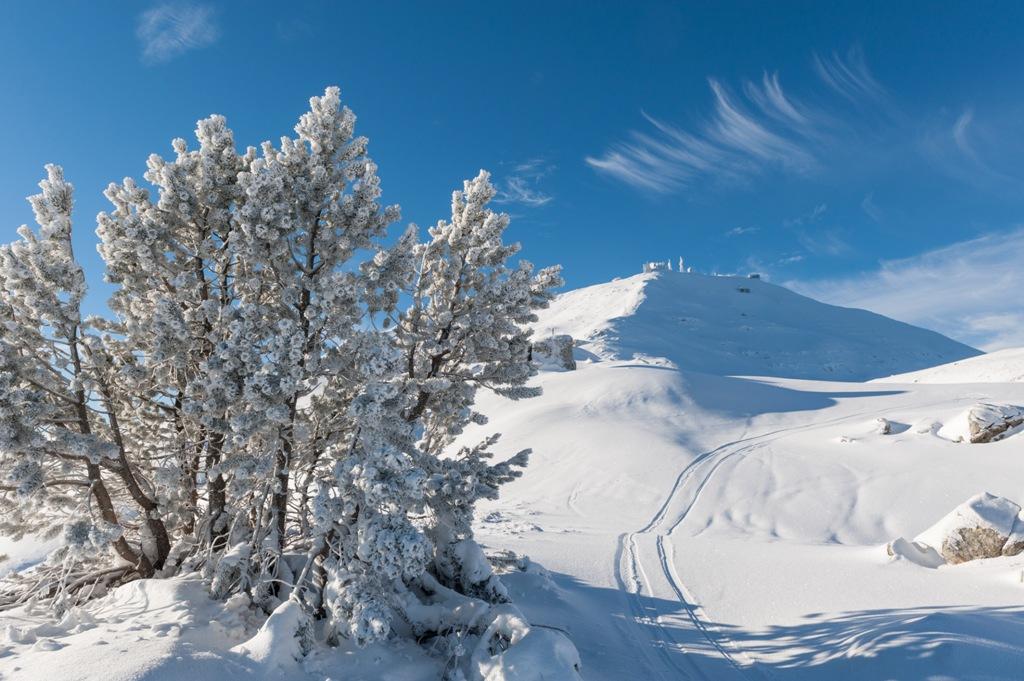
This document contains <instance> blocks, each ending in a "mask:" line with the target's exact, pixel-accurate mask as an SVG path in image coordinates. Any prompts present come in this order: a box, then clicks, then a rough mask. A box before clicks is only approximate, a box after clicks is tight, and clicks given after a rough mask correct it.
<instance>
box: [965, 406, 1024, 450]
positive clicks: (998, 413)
mask: <svg viewBox="0 0 1024 681" xmlns="http://www.w3.org/2000/svg"><path fill="white" fill-rule="evenodd" d="M1022 423H1024V408H1021V407H1015V406H1013V405H1010V404H984V403H982V404H976V405H974V406H973V407H971V409H970V411H968V413H967V427H968V429H969V432H970V441H971V442H972V443H975V444H977V443H981V442H993V441H995V440H998V439H1000V438H1002V437H1003V435H1004V434H1005V433H1006V431H1008V430H1010V429H1011V428H1016V427H1017V426H1019V425H1021V424H1022Z"/></svg>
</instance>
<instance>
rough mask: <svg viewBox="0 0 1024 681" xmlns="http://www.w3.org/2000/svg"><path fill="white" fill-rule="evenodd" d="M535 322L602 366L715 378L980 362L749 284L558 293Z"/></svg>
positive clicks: (707, 280)
mask: <svg viewBox="0 0 1024 681" xmlns="http://www.w3.org/2000/svg"><path fill="white" fill-rule="evenodd" d="M737 288H744V289H749V293H740V292H739V291H737ZM538 317H539V319H538V321H537V322H536V323H535V324H534V328H535V330H536V332H537V335H546V334H550V333H556V334H559V333H564V334H569V335H571V336H572V337H573V338H575V339H577V342H578V343H579V344H581V345H582V348H583V349H584V350H586V351H588V352H591V353H593V354H594V355H596V356H597V357H598V358H601V359H624V360H631V359H640V360H643V361H647V362H650V363H671V364H674V365H676V366H677V367H678V368H680V369H687V370H692V371H700V372H703V373H710V374H718V375H742V376H776V377H788V378H813V379H833V380H842V381H852V380H866V379H870V378H877V377H879V376H888V375H890V374H893V373H896V372H901V371H913V370H915V369H921V368H924V367H928V366H934V365H936V364H940V363H943V362H950V361H953V360H958V359H962V358H964V357H971V356H974V355H977V354H979V351H978V350H975V349H974V348H971V347H968V346H966V345H963V344H961V343H957V342H956V341H953V340H950V339H949V338H946V337H945V336H942V335H940V334H937V333H935V332H933V331H926V330H924V329H920V328H917V327H914V326H910V325H909V324H904V323H902V322H897V321H894V320H892V319H889V318H887V317H883V316H881V315H877V314H874V313H871V312H867V311H865V310H856V309H851V308H843V307H836V306H833V305H826V304H824V303H820V302H818V301H816V300H812V299H810V298H807V297H804V296H801V295H799V294H797V293H794V292H792V291H790V290H788V289H785V288H783V287H781V286H776V285H774V284H770V283H768V282H766V281H764V280H762V279H748V278H747V277H732V276H704V275H700V274H683V273H679V272H671V271H654V272H647V273H644V274H638V275H635V276H632V277H627V278H623V279H618V280H615V281H611V282H607V283H604V284H597V285H595V286H588V287H586V288H582V289H578V290H575V291H569V292H568V293H564V294H562V295H560V296H558V297H557V298H556V299H555V300H554V301H553V302H552V304H551V306H550V307H549V308H548V309H547V310H541V311H540V312H539V313H538Z"/></svg>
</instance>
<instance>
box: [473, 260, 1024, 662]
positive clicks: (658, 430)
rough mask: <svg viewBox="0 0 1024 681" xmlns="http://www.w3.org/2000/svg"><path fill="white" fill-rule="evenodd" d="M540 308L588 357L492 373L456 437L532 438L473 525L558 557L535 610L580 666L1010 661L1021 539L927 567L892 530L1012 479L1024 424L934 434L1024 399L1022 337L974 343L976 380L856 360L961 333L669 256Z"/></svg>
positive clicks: (961, 350)
mask: <svg viewBox="0 0 1024 681" xmlns="http://www.w3.org/2000/svg"><path fill="white" fill-rule="evenodd" d="M740 286H745V287H749V288H750V293H740V292H739V291H737V290H736V289H737V287H740ZM744 315H745V316H744ZM538 326H539V328H540V329H541V330H542V331H545V332H546V331H548V330H549V329H550V330H551V331H553V332H555V333H570V334H573V335H575V336H576V337H577V338H579V339H581V347H580V348H578V356H577V359H578V361H579V369H578V370H576V371H551V372H545V373H543V374H542V375H541V376H540V377H539V378H538V383H539V384H540V385H541V386H542V387H543V389H544V395H543V396H541V397H540V398H537V399H533V400H525V401H521V402H509V401H507V400H504V399H501V398H497V397H493V396H491V397H486V398H485V399H484V400H483V403H482V405H481V406H482V409H483V411H484V412H485V413H487V414H488V415H489V416H490V418H491V421H490V423H489V424H488V425H487V426H486V427H485V428H484V429H481V430H478V431H475V432H471V433H467V436H466V440H467V441H472V440H474V439H475V438H477V437H478V436H479V435H480V434H481V433H483V432H489V431H492V430H498V431H501V432H503V433H504V434H505V437H504V447H506V448H507V449H508V451H515V449H516V448H517V447H520V446H532V447H533V448H534V449H535V453H534V456H533V458H532V460H531V465H530V467H529V468H528V469H527V472H526V474H525V476H524V477H523V478H522V479H520V480H517V481H516V482H514V483H512V484H511V485H510V486H509V487H508V488H507V489H506V490H505V491H504V492H503V497H502V499H500V500H498V501H496V502H493V503H489V504H488V505H487V506H486V508H484V509H483V510H482V513H481V515H480V520H479V523H478V525H479V532H480V534H481V536H482V537H483V538H484V540H485V541H486V542H487V543H488V544H489V546H490V547H491V548H492V549H494V550H499V549H510V550H513V551H515V552H518V553H521V554H526V555H529V556H532V557H533V558H535V559H537V560H538V561H539V562H541V563H542V564H544V565H545V566H546V567H548V568H550V569H551V570H552V574H553V578H554V583H555V585H556V588H554V589H552V590H551V592H550V593H549V594H548V595H547V596H546V597H545V599H544V600H543V601H542V602H539V603H538V602H536V601H534V602H533V603H532V604H530V605H528V606H527V614H528V615H530V616H531V619H532V620H533V621H535V622H538V623H543V624H546V625H549V626H555V627H558V628H561V629H564V630H566V631H568V632H569V633H570V634H571V636H572V637H573V639H574V640H575V641H576V643H577V646H578V647H579V649H580V652H581V654H582V656H583V662H584V670H585V673H586V678H588V679H591V680H592V681H593V680H598V681H629V680H634V679H635V680H637V681H639V680H641V679H643V680H648V679H664V680H666V681H667V680H669V679H689V678H694V679H714V680H716V681H718V680H720V679H829V680H830V681H832V680H833V679H851V680H853V679H880V678H885V679H904V680H909V679H925V678H935V679H939V678H942V679H980V678H985V679H1007V680H1008V679H1017V678H1020V670H1021V669H1024V605H1022V604H1024V582H1022V579H1024V577H1022V575H1024V556H1017V557H1005V558H996V559H990V560H982V561H977V562H971V563H965V564H962V565H958V566H946V565H944V566H942V567H940V568H938V569H934V568H927V567H923V566H921V565H918V564H914V563H911V562H909V561H906V560H902V559H898V558H893V557H890V556H889V555H887V551H886V548H885V547H886V544H887V543H888V542H890V541H891V540H893V539H895V538H897V537H901V536H906V537H915V536H917V535H919V534H920V533H921V532H922V531H924V530H926V529H927V528H929V527H931V526H932V525H933V524H934V523H935V522H936V521H938V520H939V519H940V518H942V517H944V516H945V515H946V514H947V513H949V512H950V511H951V510H952V509H953V508H954V507H956V506H957V505H958V504H960V503H961V502H963V501H965V500H966V499H968V498H970V497H971V496H973V495H975V494H977V493H979V492H982V491H988V492H992V493H993V494H998V495H1001V496H1005V497H1008V498H1010V499H1013V500H1016V501H1017V502H1021V501H1024V435H1021V434H1017V435H1012V436H1010V437H1008V438H1006V439H1005V440H1003V441H1000V442H994V443H990V444H979V445H971V444H964V443H959V442H954V441H951V439H947V438H944V437H942V433H943V432H944V431H943V425H945V424H952V423H954V422H955V421H956V420H957V419H960V418H962V416H963V414H964V410H965V409H968V408H969V407H970V406H971V405H973V404H975V403H977V402H992V403H1002V404H1018V405H1020V404H1024V384H1021V383H1015V382H1009V381H1008V380H1006V379H1004V378H1003V377H1006V378H1009V377H1011V376H1015V374H1016V372H1015V370H1013V369H1012V364H1013V358H1014V355H1013V353H1005V354H1004V355H1003V356H1002V357H999V356H982V357H978V358H977V359H974V360H967V361H964V362H961V363H960V365H961V366H966V365H971V364H973V365H976V366H984V367H986V369H985V373H982V374H976V375H974V376H973V378H972V380H973V381H976V382H974V383H970V384H967V385H963V384H961V385H955V386H953V385H942V384H934V385H933V384H925V383H924V382H923V381H922V382H919V383H913V382H912V381H908V380H907V379H906V377H902V378H899V377H897V378H896V379H892V380H899V381H900V382H890V383H885V384H879V383H877V382H867V383H856V382H850V380H849V379H850V378H851V377H861V378H865V377H872V376H879V375H883V374H887V373H892V370H896V371H901V370H906V369H908V368H909V367H912V366H921V365H922V364H926V363H928V361H929V358H932V359H933V361H943V359H950V358H953V357H966V356H968V355H972V354H975V351H973V350H971V349H970V348H965V347H964V346H962V345H959V344H956V343H954V342H952V341H949V340H948V339H945V338H943V337H941V336H938V335H937V334H933V333H930V332H927V331H923V330H921V329H916V328H913V327H910V326H907V325H905V324H900V323H898V322H894V321H891V320H888V319H885V318H882V317H878V316H876V315H870V314H868V313H865V312H861V311H856V310H845V309H841V308H834V307H830V306H825V305H821V304H819V303H817V302H815V301H812V300H809V299H807V298H803V297H801V296H797V295H795V294H792V293H790V292H788V291H786V290H784V289H781V288H779V287H776V286H771V285H769V284H767V283H765V282H759V281H756V280H755V281H750V280H746V279H736V278H725V277H721V278H710V277H699V276H694V275H680V274H672V273H667V272H666V273H657V274H646V275H641V276H636V277H631V278H629V279H623V280H617V281H614V282H611V283H608V284H603V285H599V286H593V287H590V288H587V289H582V290H580V291H574V292H570V293H568V294H565V295H564V296H561V297H560V298H559V299H558V301H556V303H555V304H554V306H553V307H552V309H550V310H549V311H548V312H547V314H546V315H545V316H544V318H543V319H542V320H541V322H540V324H539V325H538ZM744 327H749V329H747V328H744ZM940 358H941V359H940ZM922 373H928V372H922ZM730 374H733V375H730ZM735 374H751V375H762V376H770V375H772V374H774V375H775V376H776V377H773V378H768V377H762V378H750V377H740V376H736V375H735ZM780 376H781V377H780ZM794 376H815V377H819V378H820V377H827V376H834V377H836V378H839V379H843V380H842V382H838V381H828V380H807V379H801V378H794ZM984 376H988V377H999V381H998V382H983V381H984V380H985V378H984ZM879 419H885V421H879ZM883 426H884V427H883ZM885 430H888V431H889V433H888V434H884V432H883V431H885Z"/></svg>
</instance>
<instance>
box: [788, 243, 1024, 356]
mask: <svg viewBox="0 0 1024 681" xmlns="http://www.w3.org/2000/svg"><path fill="white" fill-rule="evenodd" d="M1021 253H1024V227H1020V228H1017V229H1014V230H1011V231H1009V232H1003V233H991V234H986V235H984V236H980V237H978V238H975V239H970V240H967V241H962V242H959V243H955V244H952V245H950V246H946V247H943V248H939V249H936V250H932V251H928V252H925V253H923V254H921V255H917V256H914V257H911V258H904V259H901V260H889V261H883V262H882V263H881V265H880V266H879V268H878V269H877V270H874V271H871V272H866V273H863V274H859V275H856V276H850V277H842V278H837V279H827V280H818V281H796V282H790V283H789V284H788V285H789V286H790V287H791V288H793V289H795V290H797V291H800V292H801V293H805V294H807V295H810V296H813V297H815V298H818V299H820V300H824V301H826V302H829V303H834V304H837V305H845V306H849V307H859V308H864V309H868V310H872V311H874V312H878V313H881V314H884V315H887V316H889V317H893V318H895V319H899V320H902V321H905V322H909V323H911V324H917V325H919V326H924V327H927V328H930V329H934V330H936V331H939V332H940V333H944V334H946V335H947V336H950V337H952V338H955V339H957V340H959V341H961V342H964V343H968V344H969V345H973V346H975V347H979V348H982V349H984V350H995V349H998V348H1004V347H1011V346H1024V298H1022V297H1021V296H1020V291H1024V268H1022V267H1021V266H1020V254H1021Z"/></svg>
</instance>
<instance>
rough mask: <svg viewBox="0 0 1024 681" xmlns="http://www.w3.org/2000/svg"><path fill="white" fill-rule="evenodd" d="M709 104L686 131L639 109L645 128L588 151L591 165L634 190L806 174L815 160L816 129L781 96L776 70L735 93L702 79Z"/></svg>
mask: <svg viewBox="0 0 1024 681" xmlns="http://www.w3.org/2000/svg"><path fill="white" fill-rule="evenodd" d="M708 85H709V86H710V89H711V95H712V102H713V109H712V113H711V116H710V118H709V119H708V120H706V121H705V122H704V123H703V124H701V125H698V126H697V127H696V129H695V130H693V131H687V130H685V129H683V128H680V127H677V126H674V125H672V124H670V123H667V122H665V121H662V120H660V119H657V118H655V117H653V116H650V115H647V114H646V113H645V114H644V118H645V119H646V120H647V122H648V123H649V124H650V126H651V129H650V130H648V131H646V132H639V131H635V130H634V131H632V132H631V133H630V134H629V138H628V140H627V141H624V142H619V143H617V144H614V145H612V146H611V147H610V148H609V149H608V150H607V151H605V153H604V154H602V155H600V156H588V157H587V158H586V162H587V164H589V165H590V166H591V167H592V168H594V169H595V170H597V171H599V172H602V173H604V174H606V175H609V176H611V177H614V178H616V179H618V180H621V181H623V182H626V183H627V184H630V185H633V186H634V187H638V188H641V189H648V190H651V191H655V192H669V191H672V190H675V189H678V188H680V187H686V186H688V185H690V184H691V183H693V182H694V181H696V180H699V179H702V178H713V179H719V180H722V179H726V180H728V179H731V180H738V179H742V178H746V177H750V176H752V175H755V174H757V173H759V172H762V171H764V170H765V169H767V168H781V169H783V170H786V171H789V172H794V173H807V172H811V171H812V170H814V169H815V168H817V166H818V159H817V157H816V151H815V149H814V145H813V144H811V140H812V139H813V138H815V137H816V136H817V134H816V131H814V130H812V126H811V124H810V122H809V120H808V119H807V117H806V115H805V114H804V113H803V108H802V106H801V105H800V104H799V103H796V102H795V101H794V100H793V99H792V98H789V97H787V96H786V94H785V93H784V92H783V90H782V86H781V85H780V83H779V79H778V75H775V74H773V75H767V74H765V76H764V78H763V79H762V82H761V83H760V84H758V83H754V82H751V81H748V82H746V83H744V85H743V88H742V92H743V93H744V96H742V97H737V96H736V95H734V94H733V93H732V92H730V91H729V89H728V88H726V86H725V85H723V84H722V83H721V82H719V81H718V80H715V79H713V78H712V79H709V80H708Z"/></svg>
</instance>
